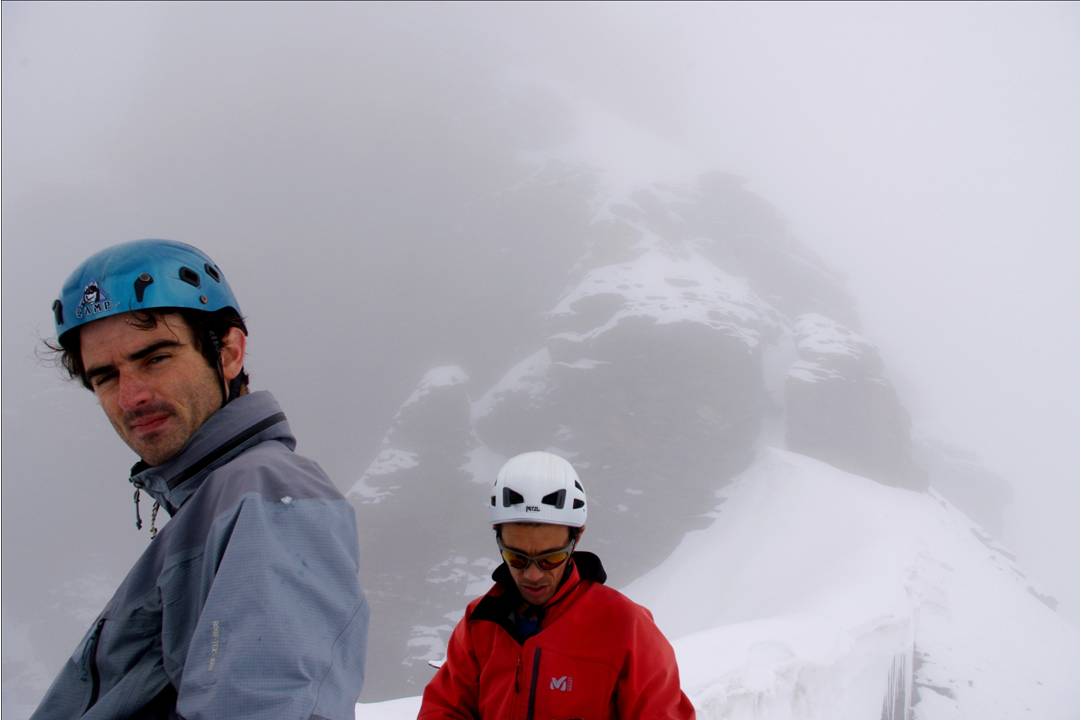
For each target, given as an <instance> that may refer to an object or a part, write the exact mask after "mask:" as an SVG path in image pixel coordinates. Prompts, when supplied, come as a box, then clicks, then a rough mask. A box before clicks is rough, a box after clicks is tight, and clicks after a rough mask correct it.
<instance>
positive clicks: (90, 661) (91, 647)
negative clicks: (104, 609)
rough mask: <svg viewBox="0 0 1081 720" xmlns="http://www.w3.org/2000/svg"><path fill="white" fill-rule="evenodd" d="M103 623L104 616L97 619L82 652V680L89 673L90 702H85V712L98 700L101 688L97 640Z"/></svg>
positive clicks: (99, 637) (99, 638)
mask: <svg viewBox="0 0 1081 720" xmlns="http://www.w3.org/2000/svg"><path fill="white" fill-rule="evenodd" d="M104 624H105V618H101V619H100V620H98V623H97V625H95V626H94V632H93V634H92V635H91V636H90V639H89V640H88V641H87V643H86V645H87V647H86V650H85V651H84V653H83V680H86V675H87V673H89V674H90V702H88V703H87V704H86V710H83V712H84V713H85V712H87V711H89V710H90V708H92V707H93V706H94V703H96V702H97V701H98V692H100V689H101V678H100V677H99V675H98V663H97V656H98V642H99V641H100V640H101V628H102V626H103V625H104Z"/></svg>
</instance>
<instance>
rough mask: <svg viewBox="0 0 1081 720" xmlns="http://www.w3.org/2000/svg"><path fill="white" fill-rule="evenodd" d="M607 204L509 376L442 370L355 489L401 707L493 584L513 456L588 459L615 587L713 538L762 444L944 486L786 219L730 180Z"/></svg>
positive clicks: (600, 545)
mask: <svg viewBox="0 0 1081 720" xmlns="http://www.w3.org/2000/svg"><path fill="white" fill-rule="evenodd" d="M548 196H551V191H550V188H549V190H548ZM592 206H593V207H594V208H595V212H594V215H593V218H592V221H591V222H589V223H588V224H584V225H583V226H582V227H581V242H582V246H583V253H582V255H581V258H580V259H579V261H578V262H577V263H576V264H575V265H574V267H573V268H572V269H571V270H570V272H569V275H568V280H569V282H568V283H567V284H566V286H565V287H564V290H563V291H562V292H561V293H560V294H559V295H557V296H554V297H553V298H552V299H551V300H550V302H549V304H547V306H546V307H547V310H546V311H544V312H543V315H542V321H541V322H536V323H535V324H532V325H530V327H534V328H535V331H534V332H535V336H534V337H533V342H532V343H530V344H528V345H526V346H525V347H522V348H521V349H520V350H519V352H518V353H517V356H516V357H514V358H513V360H512V361H511V362H509V363H507V366H506V369H505V370H504V371H503V372H502V373H499V374H497V376H496V377H497V379H496V380H495V381H494V382H487V381H485V382H478V381H474V380H470V379H469V377H468V375H467V372H466V370H463V369H460V368H455V367H440V368H435V369H433V370H432V371H430V372H429V373H427V374H426V375H425V377H424V378H422V379H421V381H420V382H419V383H418V385H417V388H416V391H415V392H413V394H412V395H411V396H410V397H409V398H408V399H407V400H406V401H405V403H403V406H402V408H401V410H400V411H399V412H398V414H397V415H396V417H395V418H394V420H393V422H392V424H391V427H390V429H389V430H388V432H387V435H386V438H385V439H384V442H383V446H382V447H381V449H380V451H379V453H378V455H377V457H376V458H375V459H374V460H373V462H372V464H371V466H370V467H369V468H368V469H367V471H366V472H365V473H364V475H363V477H362V478H361V479H360V481H359V482H358V483H357V485H356V486H355V487H354V489H353V491H352V492H351V494H350V495H351V497H352V498H353V500H354V502H355V503H356V505H357V508H358V515H359V517H360V522H361V533H362V541H363V543H364V547H365V548H366V552H367V555H366V558H365V568H366V569H365V572H366V587H367V588H368V593H369V598H370V600H371V602H372V606H373V623H372V639H371V645H370V648H369V654H370V655H371V656H372V657H379V658H382V659H383V662H380V663H369V667H370V673H371V677H370V680H369V682H370V685H374V686H377V687H379V688H380V690H381V692H382V693H385V694H387V695H395V694H403V693H404V694H408V693H417V692H419V691H420V689H421V688H422V687H423V685H424V683H426V682H427V679H428V678H429V677H430V668H428V667H427V666H426V664H425V663H424V661H425V660H427V659H431V658H435V657H438V656H440V655H441V653H442V651H443V648H444V647H445V643H446V639H447V636H448V635H449V632H450V630H451V628H452V627H453V624H454V623H455V622H456V621H457V619H458V618H459V617H460V615H461V612H462V610H463V608H464V606H465V604H466V602H467V601H468V600H469V599H470V598H471V597H473V596H475V595H477V594H479V593H481V592H483V591H484V590H485V589H486V588H487V586H488V584H489V582H490V580H489V578H488V575H489V573H490V572H491V570H492V569H493V568H494V567H495V565H496V558H497V554H496V552H495V546H494V542H493V540H492V535H491V531H490V529H489V528H488V526H487V514H486V504H485V501H486V499H487V492H486V486H487V485H489V484H490V483H491V482H493V480H494V478H495V474H496V471H497V470H498V468H499V466H500V465H501V464H502V462H504V461H505V460H506V459H507V458H508V457H510V456H512V455H514V454H517V453H520V452H524V451H528V450H538V449H544V450H551V451H554V452H557V453H560V454H561V455H563V456H565V457H567V458H568V459H569V460H570V461H571V462H572V463H573V464H574V465H575V467H576V468H577V470H578V472H579V474H580V475H581V477H582V479H583V482H584V484H585V487H586V490H587V492H588V493H589V495H590V498H591V504H590V517H589V523H588V531H587V535H586V539H585V541H584V544H585V545H586V546H588V548H589V549H590V550H593V551H595V552H597V553H598V554H599V555H600V556H601V557H602V559H603V560H604V563H605V566H606V568H607V569H608V571H609V577H610V582H611V583H612V584H614V585H616V586H621V585H624V584H626V583H628V582H630V581H631V580H633V579H634V578H635V577H637V576H639V575H640V574H642V573H643V572H645V571H647V570H648V569H650V568H651V567H653V566H654V565H656V564H657V563H659V562H660V561H661V560H663V559H664V558H665V557H666V556H668V555H669V554H670V553H671V552H672V551H673V550H674V549H675V548H676V546H677V545H678V543H679V542H680V540H681V539H682V537H683V535H684V534H685V533H686V532H687V531H688V530H689V529H692V528H696V527H702V526H704V525H706V524H708V523H709V522H710V521H711V519H712V516H713V511H714V509H715V508H716V505H717V503H718V498H717V493H718V491H719V490H720V489H721V488H722V487H724V486H725V484H726V483H727V482H728V481H729V480H730V479H731V478H732V477H733V476H735V475H736V474H738V473H739V472H740V471H742V470H743V469H744V468H746V467H747V465H748V463H749V462H750V461H751V459H752V457H753V456H754V452H755V450H756V449H757V447H758V446H760V445H761V444H781V445H786V446H787V448H788V449H790V450H793V451H795V452H798V453H802V454H805V455H809V456H812V457H815V458H818V459H820V460H823V461H825V462H828V463H831V464H833V465H835V466H837V467H839V468H842V469H844V470H848V471H851V472H855V473H859V474H861V475H864V476H866V477H870V478H872V479H875V480H878V481H880V482H883V483H886V484H889V485H895V486H901V487H905V488H908V489H912V490H923V489H925V488H926V487H927V477H926V473H925V472H924V471H922V470H921V469H920V468H919V466H918V464H917V462H916V461H915V460H914V457H913V451H912V442H911V438H910V430H909V420H908V416H907V413H906V412H905V409H904V407H903V406H902V404H901V402H900V401H899V399H898V397H897V394H896V392H895V391H894V389H893V387H892V385H891V384H890V382H889V380H888V379H887V377H886V373H885V371H884V368H883V363H882V360H881V358H880V357H879V354H878V351H877V350H876V348H875V347H874V345H873V344H872V343H871V342H870V341H869V340H867V339H866V338H865V337H864V336H862V335H860V334H859V333H858V332H857V330H856V329H855V328H856V327H857V318H856V312H855V310H854V308H853V306H852V303H851V302H850V301H849V300H848V299H847V297H846V295H845V293H844V291H843V289H842V288H841V287H840V285H839V284H838V283H837V282H836V278H835V277H834V276H833V275H832V274H831V273H830V272H829V271H828V270H826V269H825V268H824V267H823V266H822V264H821V263H820V262H819V261H818V260H817V259H816V258H815V257H814V256H813V255H812V254H811V253H809V252H807V251H806V250H805V249H803V248H801V247H800V246H799V244H798V243H796V242H795V241H794V240H793V239H792V238H791V236H790V235H789V234H788V232H787V230H786V229H785V227H784V225H783V223H782V222H781V221H780V220H779V218H778V216H777V215H776V213H775V212H774V211H773V210H772V208H770V206H769V205H768V204H767V203H765V202H764V201H762V200H760V199H758V198H756V197H755V196H754V195H753V194H751V193H750V192H749V191H747V190H746V189H745V188H744V187H743V185H742V184H741V183H740V182H738V181H737V180H735V179H734V178H731V177H729V176H721V175H717V176H710V177H707V178H704V179H703V181H702V182H700V183H699V184H698V185H697V186H695V187H691V188H674V187H671V186H663V187H662V186H653V187H649V188H644V189H641V190H639V191H636V192H633V193H631V194H630V195H629V196H626V197H609V198H595V202H593V203H592ZM561 242H563V243H565V240H563V241H561ZM538 310H541V311H543V310H544V308H538ZM531 322H532V321H531ZM521 345H522V343H521V338H520V337H519V338H518V341H517V346H519V347H521Z"/></svg>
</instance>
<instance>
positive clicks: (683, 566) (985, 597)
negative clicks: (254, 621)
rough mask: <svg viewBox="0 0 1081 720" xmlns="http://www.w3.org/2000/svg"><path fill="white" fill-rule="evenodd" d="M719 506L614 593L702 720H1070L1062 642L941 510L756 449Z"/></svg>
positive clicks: (395, 710)
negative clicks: (640, 623) (667, 651)
mask: <svg viewBox="0 0 1081 720" xmlns="http://www.w3.org/2000/svg"><path fill="white" fill-rule="evenodd" d="M718 501H719V506H718V508H717V509H716V510H715V511H713V512H712V513H711V515H712V516H713V517H714V521H713V523H712V524H711V525H710V526H709V527H707V528H705V529H703V530H698V531H694V532H691V533H688V534H687V536H686V537H685V539H684V540H683V542H682V543H681V544H680V545H679V547H678V548H677V549H676V550H675V552H673V553H672V555H671V556H670V557H669V558H668V559H667V560H666V561H665V562H664V563H662V564H661V565H660V566H659V567H657V568H656V569H655V570H653V571H651V572H650V573H648V574H647V575H645V576H643V577H641V578H639V579H638V580H637V581H635V582H634V583H632V584H631V585H630V586H628V587H626V588H624V591H625V592H626V593H627V594H628V595H629V596H630V597H632V598H633V599H634V600H636V601H637V602H640V603H642V604H643V605H645V606H647V607H649V608H650V609H651V610H652V611H653V613H654V616H655V618H656V620H657V622H658V624H659V625H660V627H661V628H662V629H663V630H664V631H665V632H666V633H667V635H668V636H669V638H672V639H673V645H674V646H675V648H676V653H677V656H678V657H679V662H680V670H681V674H682V681H683V686H684V689H685V691H686V692H687V694H688V695H689V696H690V697H691V699H692V700H693V701H694V703H695V706H696V707H697V708H698V716H699V717H700V718H704V719H705V718H710V719H713V718H716V719H722V718H723V719H724V720H751V719H754V720H767V719H768V720H826V719H829V720H848V719H851V720H857V719H858V720H866V719H867V718H871V719H872V720H878V719H879V718H887V719H888V720H953V719H955V718H980V719H981V720H992V719H995V718H1003V719H1005V718H1033V719H1037V718H1038V719H1039V720H1045V719H1053V718H1076V717H1077V716H1078V669H1077V636H1076V633H1075V632H1074V631H1073V630H1072V629H1071V628H1070V627H1068V626H1067V625H1066V624H1065V623H1064V622H1063V621H1062V620H1061V619H1060V618H1059V617H1058V616H1057V615H1056V614H1055V613H1054V612H1053V611H1052V610H1051V609H1050V608H1048V607H1047V606H1046V605H1045V604H1044V602H1043V600H1042V599H1041V597H1040V596H1039V594H1038V593H1037V592H1036V591H1035V590H1034V589H1033V588H1032V587H1031V586H1030V585H1029V584H1028V582H1027V581H1026V580H1025V578H1024V576H1023V574H1022V573H1021V572H1020V571H1019V570H1018V568H1016V567H1015V566H1014V564H1013V562H1012V560H1011V558H1010V556H1009V554H1008V553H1006V552H1005V551H1004V550H1003V549H1001V548H999V547H997V546H995V545H994V544H993V543H992V542H990V541H989V540H988V539H987V537H986V536H985V535H984V534H983V533H982V532H981V531H980V529H979V528H978V527H977V526H975V525H974V524H973V523H972V522H971V521H969V520H968V519H967V518H966V517H965V516H964V515H963V514H962V513H960V512H959V511H958V510H956V509H955V508H954V507H953V506H952V505H950V504H949V503H947V502H946V501H945V500H943V499H942V498H940V497H937V496H935V495H934V494H927V493H917V492H913V491H909V490H903V489H897V488H891V487H887V486H883V485H880V484H878V483H874V482H872V481H870V480H867V479H865V478H862V477H859V476H855V475H850V474H848V473H844V472H842V471H840V470H838V469H836V468H834V467H832V466H830V465H826V464H824V463H820V462H818V461H815V460H812V459H810V458H807V457H805V456H802V455H798V454H794V453H790V452H786V451H782V450H777V449H766V450H763V451H762V452H761V453H760V454H759V456H758V459H757V461H756V462H755V463H754V464H753V465H752V466H751V467H750V468H749V469H748V470H747V471H746V472H744V473H743V474H742V475H741V476H740V477H738V478H737V479H736V481H735V482H734V483H732V484H731V485H729V486H728V487H726V488H725V489H724V491H722V493H721V494H720V496H719V498H718ZM418 705H419V699H418V698H404V699H401V700H397V701H392V702H389V703H379V704H374V705H361V706H358V709H357V717H358V718H387V719H390V718H407V717H409V718H412V717H415V716H416V710H417V707H418Z"/></svg>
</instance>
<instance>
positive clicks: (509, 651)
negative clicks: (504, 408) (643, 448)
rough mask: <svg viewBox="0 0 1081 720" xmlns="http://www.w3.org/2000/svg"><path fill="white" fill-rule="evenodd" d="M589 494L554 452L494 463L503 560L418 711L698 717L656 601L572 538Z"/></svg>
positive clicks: (499, 716) (429, 719) (502, 718)
mask: <svg viewBox="0 0 1081 720" xmlns="http://www.w3.org/2000/svg"><path fill="white" fill-rule="evenodd" d="M587 502H588V501H587V498H586V494H585V489H584V488H583V487H582V482H581V480H579V478H578V475H577V473H576V472H575V471H574V468H573V467H571V465H570V463H568V462H567V461H566V460H564V459H563V458H561V457H559V456H557V455H553V454H551V453H547V452H529V453H524V454H522V455H518V456H516V457H513V458H511V459H510V460H509V461H508V462H507V463H506V464H505V465H504V466H503V468H502V469H501V470H500V471H499V475H498V476H497V478H496V481H495V484H494V486H493V488H492V492H491V494H490V498H489V510H490V518H491V521H492V525H493V527H494V529H495V534H496V544H497V546H498V548H499V552H500V555H501V557H502V559H503V564H502V565H500V566H499V567H498V568H496V570H495V572H494V573H493V574H492V579H493V580H495V585H494V586H493V587H492V588H491V589H490V590H489V591H488V592H487V593H486V594H485V595H484V596H482V597H480V598H477V599H476V600H474V601H473V602H471V603H470V604H469V607H468V608H466V611H465V616H464V617H463V618H462V620H461V621H460V622H459V623H458V625H457V627H455V628H454V633H453V634H452V635H451V638H450V643H449V646H448V647H447V659H446V661H445V662H444V663H443V665H442V667H440V669H439V671H438V672H437V673H436V675H435V677H434V678H432V681H431V682H430V683H428V686H427V687H426V688H425V689H424V699H423V701H422V703H421V708H420V714H419V716H418V717H419V719H420V720H435V719H436V718H482V719H485V718H491V719H495V720H512V719H515V718H523V719H524V720H533V718H538V719H539V718H545V719H547V718H579V719H580V720H586V719H590V720H592V719H593V718H651V719H658V720H660V719H664V720H677V719H678V720H685V719H687V718H694V708H693V707H692V706H691V703H690V701H689V700H688V699H687V697H686V695H684V694H683V692H682V691H681V690H680V686H679V669H678V668H677V667H676V659H675V655H674V653H673V652H672V647H671V646H670V645H669V644H668V641H667V640H666V639H665V638H664V635H662V634H661V631H660V630H659V629H658V628H657V626H656V625H655V624H654V623H653V618H652V616H651V615H650V614H649V611H648V610H646V609H645V608H643V607H641V606H639V605H636V604H634V603H633V602H631V601H630V600H629V599H627V598H626V597H625V596H624V595H622V594H621V593H619V592H618V591H616V590H613V589H611V588H609V587H607V586H605V585H604V581H605V579H606V575H605V572H604V568H603V567H602V565H601V561H600V559H598V558H597V556H596V555H594V554H593V553H588V552H582V551H576V549H575V548H576V546H577V544H578V542H579V541H580V540H581V538H582V534H583V533H584V531H585V524H586V513H587V510H588V507H587Z"/></svg>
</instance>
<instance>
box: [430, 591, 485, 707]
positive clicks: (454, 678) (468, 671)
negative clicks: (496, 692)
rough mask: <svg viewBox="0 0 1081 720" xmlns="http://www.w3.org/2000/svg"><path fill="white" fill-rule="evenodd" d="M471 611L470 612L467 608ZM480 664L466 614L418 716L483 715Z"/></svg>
mask: <svg viewBox="0 0 1081 720" xmlns="http://www.w3.org/2000/svg"><path fill="white" fill-rule="evenodd" d="M467 615H468V612H467ZM479 696H480V665H479V663H478V662H477V657H476V655H475V654H474V653H473V649H472V648H471V647H470V643H469V631H468V628H467V625H466V618H465V617H463V618H462V619H461V620H460V621H459V622H458V625H457V626H456V627H455V628H454V632H453V633H451V636H450V643H448V645H447V659H446V661H444V663H443V666H442V667H440V668H439V670H438V671H436V673H435V677H433V678H432V679H431V681H430V682H429V683H428V685H427V687H425V688H424V697H423V698H422V699H421V703H420V714H418V715H417V718H418V720H443V719H444V718H446V719H448V720H449V719H453V720H472V719H473V718H479V717H480V710H479V705H478V698H479Z"/></svg>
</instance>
